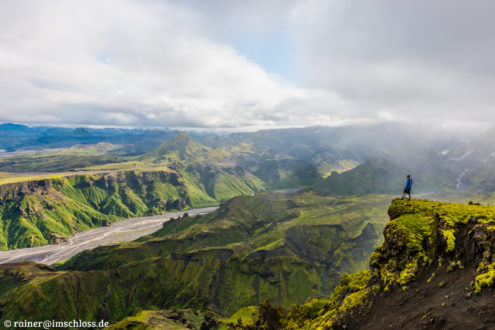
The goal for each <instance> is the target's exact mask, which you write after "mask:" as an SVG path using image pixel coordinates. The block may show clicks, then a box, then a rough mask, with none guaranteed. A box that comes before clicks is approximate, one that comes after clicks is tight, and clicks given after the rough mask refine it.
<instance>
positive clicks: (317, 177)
mask: <svg viewBox="0 0 495 330" xmlns="http://www.w3.org/2000/svg"><path fill="white" fill-rule="evenodd" d="M173 137H174V139H172V138H173ZM494 137H495V128H492V129H490V130H488V131H486V132H483V133H482V134H481V135H480V136H479V137H478V138H474V139H471V140H466V139H460V138H459V137H457V136H456V135H455V134H448V133H445V132H438V131H435V130H434V129H426V128H424V127H416V126H414V125H412V126H407V125H404V124H380V125H369V126H345V127H323V126H322V127H307V128H291V129H276V130H262V131H258V132H251V133H232V134H222V135H215V134H204V135H190V134H186V133H184V132H180V133H177V132H175V131H169V130H144V129H135V130H125V129H89V128H58V127H27V126H23V125H16V124H2V125H0V148H3V149H4V150H18V151H19V150H28V149H43V150H49V149H47V148H54V147H57V148H62V147H64V148H66V147H70V146H74V145H81V144H85V145H89V144H95V143H102V142H104V143H111V144H116V145H117V147H113V148H109V150H108V151H107V152H106V154H101V153H100V154H98V155H96V154H94V155H78V157H74V156H72V155H71V156H70V157H68V156H67V155H65V157H64V155H56V156H53V155H50V157H48V156H46V157H44V158H42V157H38V158H37V159H36V164H35V165H36V166H34V165H33V159H32V158H31V157H27V156H23V155H22V154H21V155H17V156H16V157H8V155H4V159H2V160H0V171H4V172H10V171H15V172H19V171H20V172H24V171H49V172H57V171H71V170H75V169H82V168H86V167H89V166H91V165H101V164H106V163H122V162H129V161H134V160H136V159H139V160H140V161H141V160H145V161H152V162H155V163H156V162H161V163H169V164H170V163H180V164H182V165H185V166H186V165H187V166H189V165H192V164H194V165H193V166H195V167H198V165H200V166H202V167H204V166H205V165H208V166H210V167H211V166H212V165H215V166H217V167H218V166H220V167H233V168H242V169H243V170H245V171H247V172H249V173H252V174H254V175H256V176H257V177H259V178H261V179H262V180H263V181H265V182H266V183H268V185H269V186H270V187H271V188H294V187H301V186H314V187H315V189H316V190H318V191H320V192H321V193H325V194H335V195H353V194H363V193H369V192H380V193H400V192H401V189H402V185H403V183H404V180H405V176H406V174H411V175H412V176H413V179H414V189H413V191H414V192H415V193H429V192H437V193H441V192H447V191H454V190H466V191H478V192H491V191H495V174H494V173H495V165H494V164H495V162H494V160H495V147H493V145H492V143H491V141H493V138H494ZM136 157H138V158H136ZM289 172H290V173H289ZM293 174H295V177H294V176H293ZM291 176H292V177H291ZM302 178H304V179H302ZM323 178H326V179H325V180H324V181H322V180H323ZM320 182H321V183H320Z"/></svg>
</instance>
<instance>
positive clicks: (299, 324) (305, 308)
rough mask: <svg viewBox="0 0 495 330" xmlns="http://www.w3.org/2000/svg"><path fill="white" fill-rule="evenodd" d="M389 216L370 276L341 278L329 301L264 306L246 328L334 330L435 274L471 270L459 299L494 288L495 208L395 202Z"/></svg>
mask: <svg viewBox="0 0 495 330" xmlns="http://www.w3.org/2000/svg"><path fill="white" fill-rule="evenodd" d="M388 213H389V215H390V219H391V221H390V222H389V223H388V224H387V225H386V227H385V229H384V236H385V241H384V243H383V244H382V245H381V246H379V247H378V248H377V249H376V250H375V252H374V253H373V254H372V256H371V258H370V265H371V272H364V273H361V274H357V275H352V276H351V277H346V276H344V277H343V278H342V280H341V282H340V284H339V285H338V286H337V287H336V289H335V290H334V291H333V293H332V295H331V296H330V297H329V298H323V299H316V300H312V301H310V302H308V303H306V304H303V305H296V306H293V307H291V308H290V310H289V311H286V310H283V309H273V308H272V312H271V313H266V312H265V313H264V312H262V311H263V310H266V306H263V305H262V306H260V308H259V310H258V312H257V313H255V315H254V316H253V317H252V318H251V319H250V320H248V321H249V322H248V323H250V324H255V325H256V324H257V325H258V326H260V325H263V324H267V323H269V322H274V320H276V322H278V323H277V324H278V325H279V327H280V328H284V329H298V328H307V329H331V328H334V327H337V328H339V327H341V326H342V324H344V325H345V324H347V323H348V322H349V320H351V319H353V318H354V319H356V318H359V317H360V315H364V314H366V313H365V312H364V314H362V311H366V310H367V309H368V308H370V307H371V306H372V305H373V304H374V301H375V298H376V297H377V296H378V295H384V297H385V298H383V299H387V298H386V297H387V295H390V294H392V295H393V294H394V292H397V291H399V292H404V291H407V290H409V289H408V286H409V285H412V283H413V282H415V281H416V279H417V277H418V276H419V275H420V274H422V278H428V276H430V275H431V276H430V279H428V280H427V281H426V282H427V283H429V281H431V279H432V278H433V277H434V276H435V273H436V272H442V273H443V274H448V273H451V272H456V271H458V270H459V271H461V270H463V269H464V268H466V267H470V268H471V269H472V270H473V274H474V275H473V277H472V280H471V283H469V280H468V282H467V283H466V288H462V292H461V293H462V295H464V294H466V292H470V291H471V292H472V293H475V294H476V293H478V294H479V293H483V291H484V290H487V289H488V288H490V287H493V286H494V285H495V271H494V269H495V262H494V261H495V258H494V257H493V256H494V253H495V248H494V247H495V244H494V243H495V235H494V234H493V233H494V232H495V207H493V206H481V205H465V204H458V203H442V202H434V201H427V200H412V201H403V200H394V201H392V204H391V206H390V208H389V210H388ZM443 283H444V282H440V284H438V285H440V286H442V285H445V284H443ZM415 285H416V287H418V284H415ZM448 290H449V289H448V287H447V288H446V292H449V291H448ZM472 293H470V294H472ZM456 294H459V293H456ZM449 295H450V293H449ZM262 307H263V308H262ZM354 324H359V321H357V323H354ZM234 328H235V327H234ZM237 328H241V327H237ZM247 328H248V329H249V328H250V327H249V326H248V327H247Z"/></svg>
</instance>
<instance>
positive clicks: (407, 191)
mask: <svg viewBox="0 0 495 330" xmlns="http://www.w3.org/2000/svg"><path fill="white" fill-rule="evenodd" d="M412 184H413V180H412V179H411V176H410V175H409V174H408V175H407V181H406V186H405V187H404V191H403V192H402V199H404V198H405V197H406V194H408V195H409V200H411V189H412Z"/></svg>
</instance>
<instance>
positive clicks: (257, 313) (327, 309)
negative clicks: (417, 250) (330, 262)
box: [223, 271, 370, 330]
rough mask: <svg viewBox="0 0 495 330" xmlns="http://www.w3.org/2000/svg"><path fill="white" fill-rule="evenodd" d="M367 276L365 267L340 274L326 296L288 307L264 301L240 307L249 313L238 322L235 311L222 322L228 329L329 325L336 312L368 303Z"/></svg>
mask: <svg viewBox="0 0 495 330" xmlns="http://www.w3.org/2000/svg"><path fill="white" fill-rule="evenodd" d="M369 280H370V273H369V271H362V272H360V273H357V274H344V276H343V277H342V279H341V280H340V282H339V284H338V285H337V286H336V287H335V289H334V290H333V292H332V294H331V295H330V297H328V298H317V299H312V300H310V301H308V302H307V303H305V304H300V305H293V306H291V307H290V308H289V309H284V308H280V307H276V306H272V304H271V303H270V302H268V301H264V302H263V303H262V304H261V305H260V306H259V307H258V308H255V307H250V308H246V309H244V310H247V311H249V315H244V317H243V318H240V319H241V322H239V321H234V320H235V317H234V316H236V315H237V314H239V313H236V314H234V315H233V316H232V317H231V318H230V319H226V320H223V322H224V324H227V325H228V328H229V329H248V330H249V329H267V328H275V329H308V330H310V329H333V326H334V324H335V323H336V321H337V322H338V317H339V316H340V315H342V314H344V313H346V312H348V311H350V310H352V309H354V308H363V307H365V306H367V305H368V304H369V301H367V299H366V297H367V295H368V294H369V293H370V289H369V288H368V282H369Z"/></svg>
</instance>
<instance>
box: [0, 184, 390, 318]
mask: <svg viewBox="0 0 495 330" xmlns="http://www.w3.org/2000/svg"><path fill="white" fill-rule="evenodd" d="M387 205H388V197H387V196H368V197H366V198H363V199H354V198H333V197H321V196H318V195H315V194H312V193H303V194H299V195H295V196H285V195H275V194H259V195H257V196H243V197H237V198H234V199H232V200H231V201H229V202H227V203H224V204H222V206H221V207H220V209H219V210H217V211H216V212H214V213H212V214H210V215H207V216H201V217H198V218H188V217H186V218H181V219H179V220H175V221H171V222H167V223H166V224H164V227H163V229H162V230H160V231H158V232H156V233H155V234H153V235H152V236H148V237H144V238H141V239H139V240H138V241H137V242H132V243H127V244H122V245H118V246H107V247H101V248H97V249H95V250H92V251H86V252H83V253H81V254H79V255H77V256H75V257H73V258H71V259H69V260H68V261H67V262H65V263H64V264H62V265H60V266H59V269H60V270H58V271H51V270H46V271H45V273H44V274H43V275H42V276H35V277H34V278H32V279H29V280H26V281H25V282H23V283H22V284H21V285H20V286H18V287H16V288H14V289H12V291H7V292H2V294H3V296H2V297H1V298H0V306H3V307H1V311H2V318H12V319H15V318H19V317H22V318H24V317H28V318H36V317H46V318H57V319H58V318H59V319H64V318H69V319H70V318H72V317H76V316H81V315H84V316H85V317H87V318H88V319H92V318H99V317H103V318H105V319H108V320H111V321H116V320H120V319H122V318H124V317H126V316H129V315H133V314H134V312H135V311H136V309H137V308H141V309H154V308H171V307H177V308H193V309H201V310H206V309H211V310H214V311H216V312H217V313H220V314H223V315H230V314H231V313H233V312H235V311H236V310H238V309H239V308H241V307H243V306H248V305H256V304H258V303H259V302H261V301H262V300H263V299H266V298H270V299H273V300H274V301H276V302H277V303H279V304H282V305H285V306H288V305H290V304H293V303H297V302H303V301H305V300H306V299H307V298H308V297H315V296H320V295H323V294H328V293H329V292H331V290H332V288H333V287H334V286H335V284H336V283H337V282H338V280H339V278H340V276H341V274H342V273H344V272H356V271H359V270H361V269H363V268H364V267H366V264H367V260H368V259H369V256H370V253H371V251H372V250H373V249H374V247H375V246H376V245H377V244H378V243H379V242H380V241H381V235H380V233H381V230H382V228H383V226H384V224H385V222H386V221H387V219H386V213H385V210H386V207H387ZM16 269H17V266H13V268H12V269H11V270H10V271H9V272H15V271H16Z"/></svg>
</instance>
